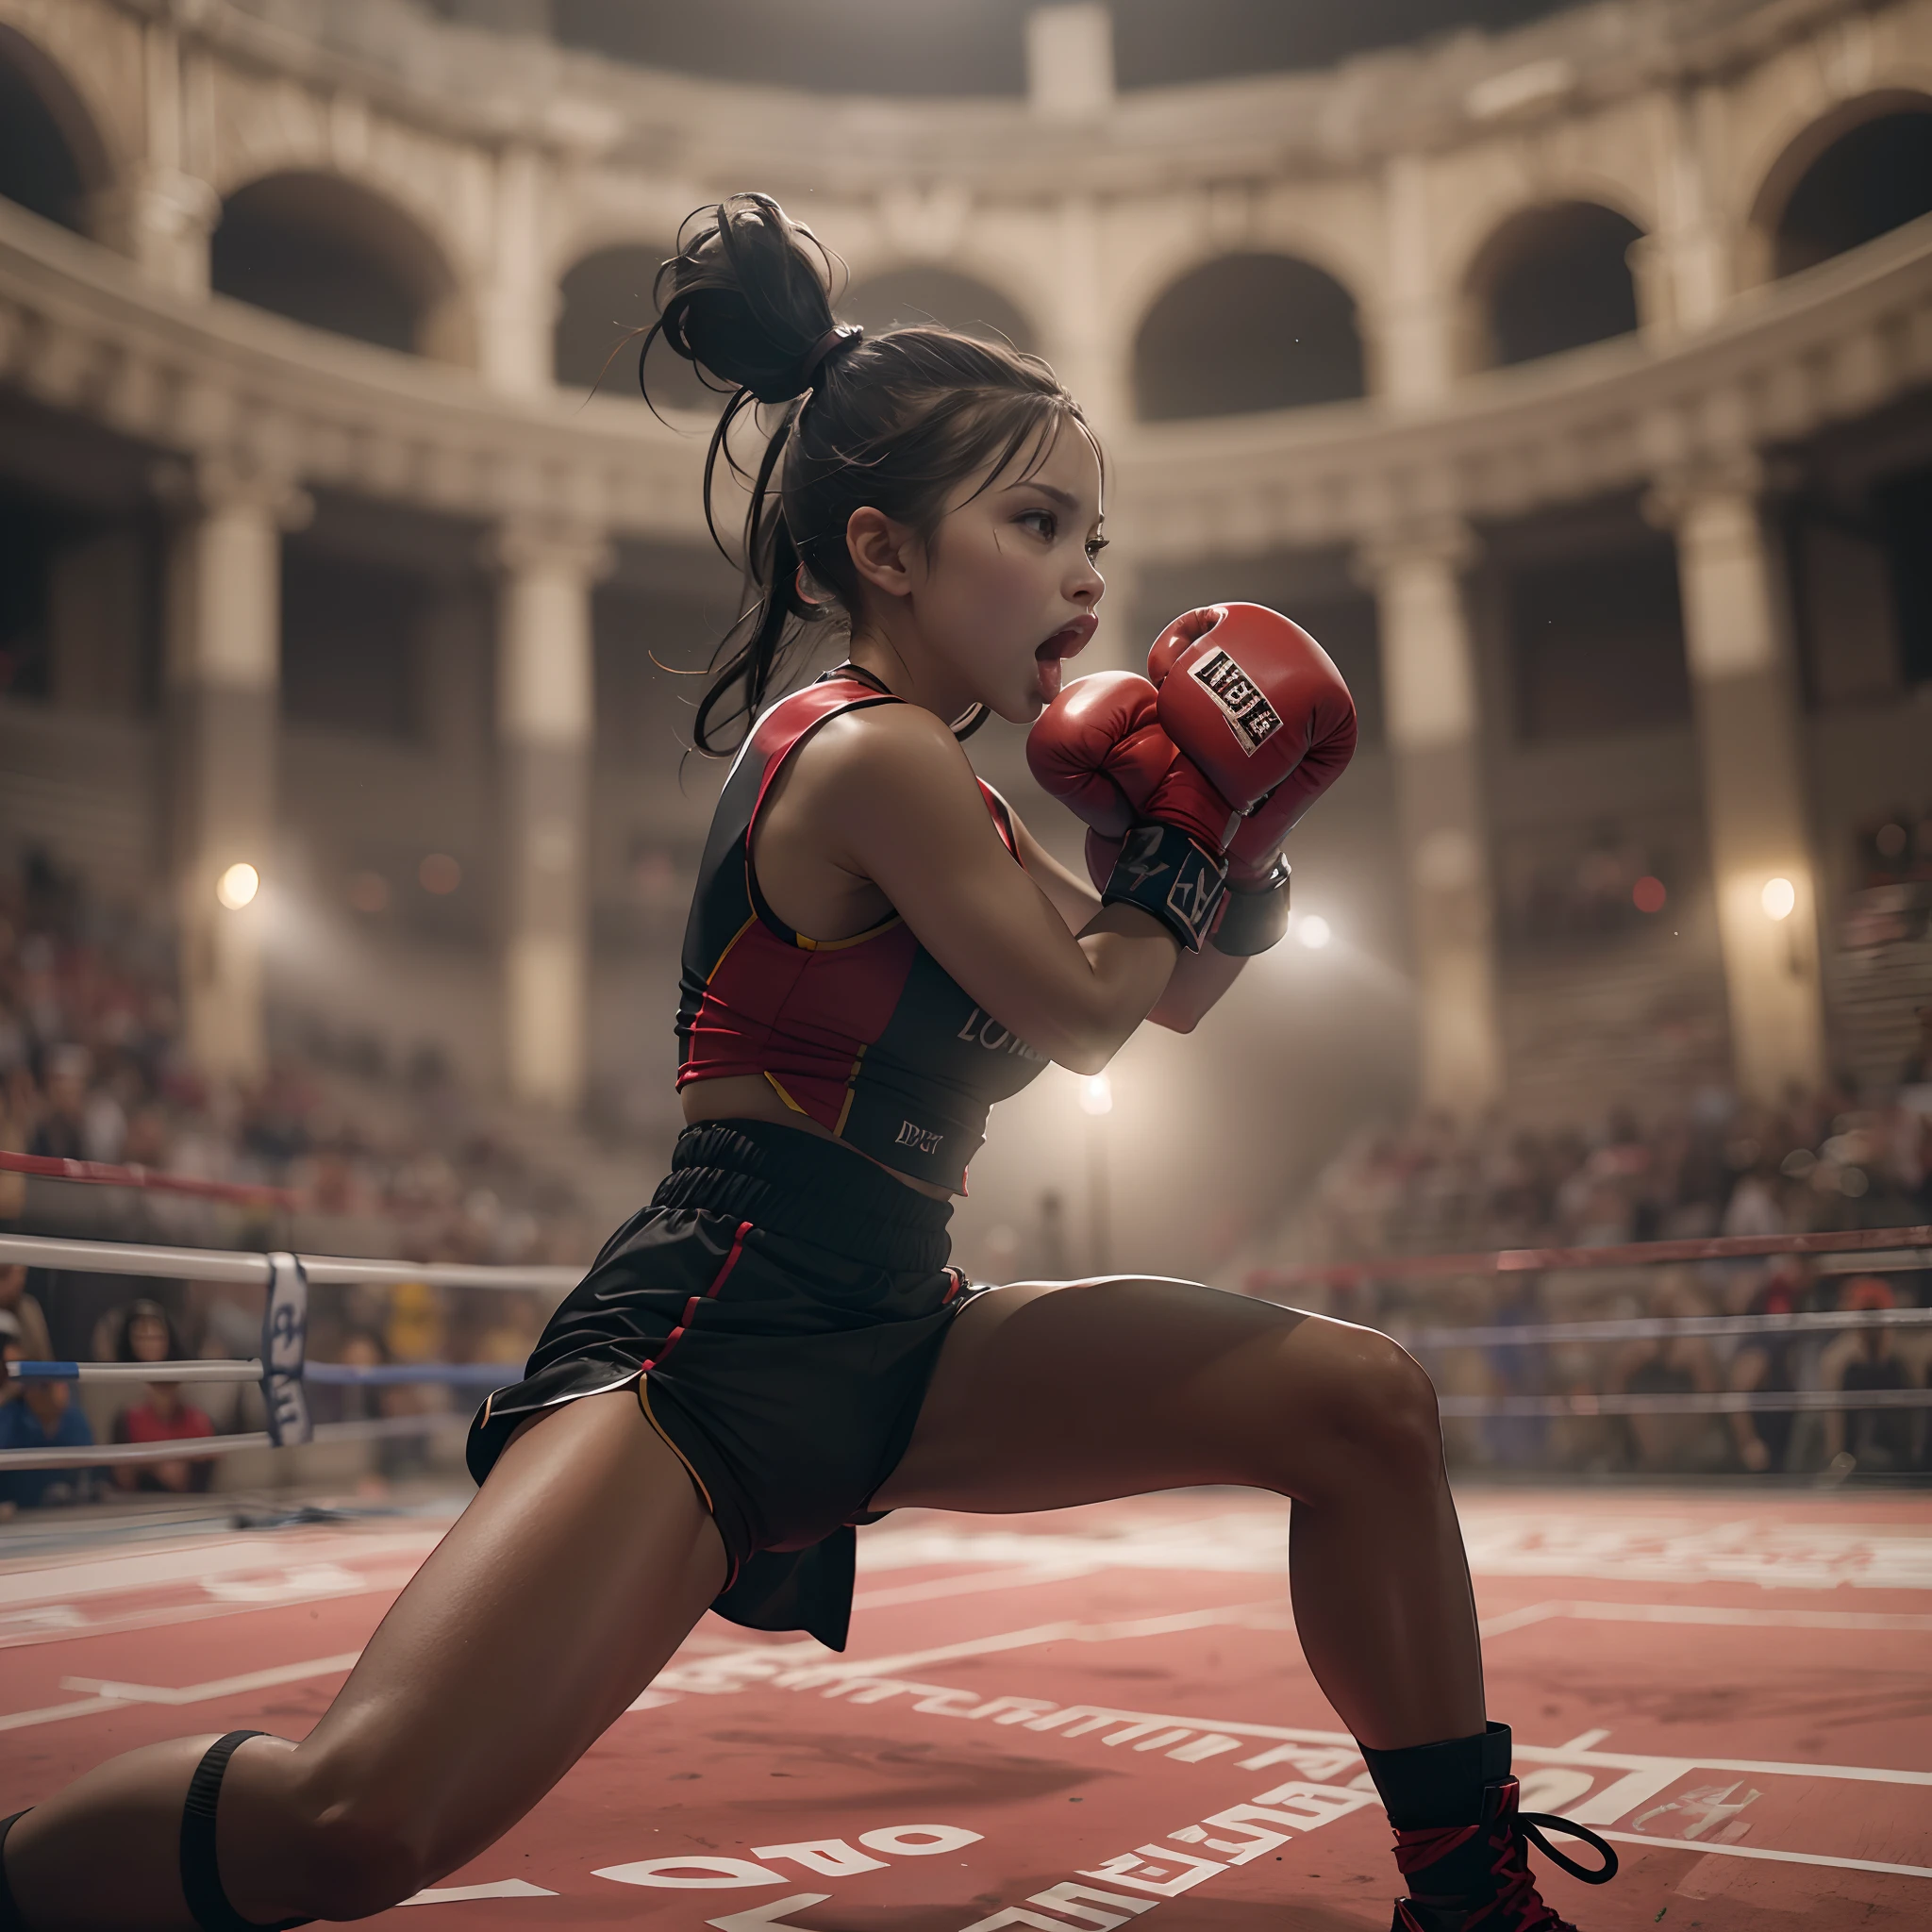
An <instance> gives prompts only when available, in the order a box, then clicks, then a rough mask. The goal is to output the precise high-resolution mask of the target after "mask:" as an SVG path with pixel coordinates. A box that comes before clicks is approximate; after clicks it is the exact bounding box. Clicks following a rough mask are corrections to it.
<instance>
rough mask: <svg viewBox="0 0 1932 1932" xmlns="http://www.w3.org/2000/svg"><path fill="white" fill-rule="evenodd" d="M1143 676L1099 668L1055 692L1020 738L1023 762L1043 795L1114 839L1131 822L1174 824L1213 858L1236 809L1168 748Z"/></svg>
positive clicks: (1154, 696)
mask: <svg viewBox="0 0 1932 1932" xmlns="http://www.w3.org/2000/svg"><path fill="white" fill-rule="evenodd" d="M1026 762H1027V764H1028V765H1029V766H1030V767H1031V768H1032V772H1033V775H1034V777H1036V778H1037V779H1038V780H1039V781H1040V784H1041V789H1042V790H1044V791H1050V792H1052V793H1053V795H1054V796H1055V797H1056V798H1058V799H1060V800H1061V801H1062V802H1063V803H1065V804H1066V805H1067V806H1068V807H1070V808H1072V809H1073V810H1074V812H1075V813H1076V814H1077V815H1078V816H1079V817H1081V818H1083V819H1085V820H1086V821H1087V823H1088V824H1090V825H1091V826H1092V827H1093V829H1094V831H1095V832H1096V833H1098V834H1099V835H1100V836H1101V837H1103V838H1106V839H1110V840H1118V839H1120V838H1122V837H1124V835H1125V833H1126V831H1127V828H1128V827H1129V826H1130V825H1131V824H1133V823H1134V822H1135V821H1136V820H1137V819H1151V820H1153V821H1154V822H1155V823H1156V824H1165V825H1174V826H1177V827H1178V828H1179V829H1180V830H1181V831H1184V832H1186V833H1187V835H1188V836H1189V837H1190V838H1191V839H1192V840H1194V841H1196V842H1197V843H1198V844H1201V845H1203V846H1205V847H1207V848H1208V850H1209V851H1210V852H1213V853H1216V854H1219V853H1220V852H1221V851H1223V850H1224V847H1225V845H1226V842H1227V840H1228V838H1229V837H1230V836H1231V835H1232V833H1233V832H1234V830H1235V829H1236V825H1237V823H1238V821H1237V816H1236V812H1235V808H1234V807H1233V806H1232V805H1230V804H1229V803H1228V801H1227V800H1226V799H1225V798H1224V797H1222V796H1221V794H1220V793H1219V792H1218V791H1216V790H1215V788H1214V787H1213V785H1212V784H1210V783H1209V782H1208V779H1207V778H1206V777H1205V776H1203V774H1201V772H1200V771H1199V770H1198V769H1197V768H1196V767H1195V766H1194V765H1193V764H1192V763H1191V761H1190V760H1189V759H1188V758H1183V757H1182V756H1181V755H1180V753H1179V752H1178V751H1177V750H1176V749H1175V748H1174V741H1172V739H1170V738H1169V736H1168V734H1167V733H1166V732H1165V731H1164V730H1163V729H1162V728H1161V726H1160V723H1159V719H1158V695H1157V693H1156V691H1155V689H1154V687H1153V686H1152V685H1151V684H1149V683H1148V682H1147V680H1146V679H1145V678H1144V677H1137V676H1135V675H1134V674H1133V673H1132V672H1130V671H1102V672H1098V673H1096V674H1095V675H1093V676H1091V677H1082V678H1078V679H1076V680H1075V681H1074V683H1072V684H1070V685H1068V686H1067V688H1066V689H1065V690H1064V691H1061V692H1060V694H1059V696H1058V697H1057V698H1056V699H1055V700H1054V701H1053V703H1052V704H1050V705H1049V706H1048V707H1047V708H1046V709H1045V710H1044V711H1042V712H1041V714H1040V717H1039V719H1038V721H1037V722H1036V723H1035V724H1034V726H1033V729H1032V730H1031V731H1030V732H1028V733H1027V736H1026Z"/></svg>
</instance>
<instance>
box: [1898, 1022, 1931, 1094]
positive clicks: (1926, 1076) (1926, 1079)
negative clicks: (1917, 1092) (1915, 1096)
mask: <svg viewBox="0 0 1932 1932" xmlns="http://www.w3.org/2000/svg"><path fill="white" fill-rule="evenodd" d="M1912 1017H1913V1019H1915V1020H1916V1021H1918V1023H1919V1037H1918V1039H1917V1041H1914V1042H1913V1045H1912V1050H1911V1052H1910V1053H1908V1054H1907V1056H1906V1061H1905V1065H1904V1066H1902V1067H1901V1068H1900V1069H1899V1070H1898V1084H1899V1085H1900V1086H1901V1087H1925V1086H1932V1006H1928V1007H1921V1008H1919V1009H1918V1010H1917V1011H1916V1012H1915V1013H1914V1014H1913V1015H1912Z"/></svg>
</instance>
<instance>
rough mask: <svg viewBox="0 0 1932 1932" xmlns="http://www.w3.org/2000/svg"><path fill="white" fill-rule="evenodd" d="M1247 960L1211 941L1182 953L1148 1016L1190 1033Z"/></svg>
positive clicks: (1173, 1028)
mask: <svg viewBox="0 0 1932 1932" xmlns="http://www.w3.org/2000/svg"><path fill="white" fill-rule="evenodd" d="M1247 963H1248V962H1247V961H1246V960H1245V959H1235V958H1229V957H1228V955H1227V954H1225V953H1223V952H1219V951H1217V950H1216V949H1215V948H1214V947H1213V946H1211V945H1208V946H1203V947H1202V948H1201V950H1200V951H1199V952H1198V953H1183V954H1182V955H1181V956H1180V958H1179V960H1178V962H1177V963H1176V964H1175V966H1174V974H1173V976H1172V977H1171V978H1170V979H1169V980H1168V982H1167V991H1165V992H1163V993H1162V994H1161V995H1160V998H1159V999H1158V1001H1156V1002H1155V1006H1154V1010H1153V1011H1152V1012H1151V1013H1149V1014H1148V1015H1147V1017H1148V1018H1149V1019H1150V1020H1152V1021H1153V1022H1154V1024H1156V1025H1157V1026H1165V1027H1168V1028H1169V1029H1171V1030H1172V1031H1173V1032H1175V1033H1191V1032H1192V1031H1193V1030H1194V1028H1195V1027H1196V1026H1198V1025H1199V1024H1201V1022H1202V1020H1203V1019H1204V1018H1205V1017H1206V1016H1207V1013H1208V1008H1210V1007H1212V1006H1213V1005H1214V1003H1215V1001H1216V1000H1218V999H1219V998H1220V997H1221V996H1222V994H1223V993H1224V992H1225V991H1227V990H1228V988H1229V987H1231V986H1232V985H1233V984H1234V983H1235V981H1236V980H1237V979H1239V978H1240V977H1241V968H1242V967H1243V966H1245V965H1246V964H1247Z"/></svg>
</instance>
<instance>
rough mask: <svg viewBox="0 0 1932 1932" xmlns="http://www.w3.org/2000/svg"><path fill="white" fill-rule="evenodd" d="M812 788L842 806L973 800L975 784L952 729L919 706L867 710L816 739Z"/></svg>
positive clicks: (834, 722) (845, 716)
mask: <svg viewBox="0 0 1932 1932" xmlns="http://www.w3.org/2000/svg"><path fill="white" fill-rule="evenodd" d="M808 752H809V753H810V755H811V766H812V771H811V776H810V783H811V787H812V789H813V790H814V791H818V792H820V793H821V794H822V795H823V796H824V797H825V798H826V799H827V800H832V799H836V800H837V801H838V802H840V803H841V804H843V805H863V806H880V805H885V804H889V803H891V801H893V800H905V801H910V800H914V799H933V798H943V797H945V796H946V795H947V794H948V793H952V794H955V795H973V796H975V797H976V794H977V786H978V781H977V779H976V778H975V777H974V773H973V767H972V765H971V763H970V762H969V761H968V759H967V757H966V754H965V752H964V750H963V749H962V748H961V747H960V744H959V741H958V739H956V738H955V737H954V736H953V734H952V731H951V729H950V728H949V727H948V726H947V725H946V724H944V723H942V722H941V720H940V719H938V718H936V717H935V716H934V715H933V714H932V713H931V712H930V711H928V710H925V709H924V708H922V707H921V706H918V705H868V706H866V707H865V708H863V709H859V710H853V711H846V712H843V713H841V715H840V716H838V717H836V718H833V719H830V720H829V721H828V722H827V723H826V724H824V725H823V726H822V727H821V728H820V729H819V731H818V732H817V733H815V734H814V736H813V740H812V743H811V744H810V746H808Z"/></svg>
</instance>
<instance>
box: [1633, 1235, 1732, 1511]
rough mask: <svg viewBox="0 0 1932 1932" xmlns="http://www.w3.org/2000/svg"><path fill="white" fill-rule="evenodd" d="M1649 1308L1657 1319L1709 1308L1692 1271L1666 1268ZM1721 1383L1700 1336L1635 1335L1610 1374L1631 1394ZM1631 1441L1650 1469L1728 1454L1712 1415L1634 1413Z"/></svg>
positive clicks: (1704, 1389)
mask: <svg viewBox="0 0 1932 1932" xmlns="http://www.w3.org/2000/svg"><path fill="white" fill-rule="evenodd" d="M1650 1313H1651V1316H1652V1317H1653V1319H1655V1320H1657V1321H1666V1322H1673V1321H1683V1320H1686V1319H1689V1318H1691V1317H1694V1316H1697V1315H1707V1314H1709V1313H1710V1309H1709V1308H1708V1307H1706V1305H1705V1303H1704V1299H1703V1297H1702V1296H1701V1295H1699V1294H1698V1292H1697V1291H1696V1288H1695V1286H1694V1284H1693V1283H1692V1281H1691V1277H1690V1275H1689V1274H1686V1273H1685V1272H1684V1271H1683V1270H1681V1269H1670V1270H1668V1271H1666V1272H1665V1273H1664V1274H1662V1275H1661V1276H1660V1277H1659V1279H1658V1280H1657V1283H1656V1284H1655V1285H1654V1287H1653V1288H1652V1290H1651V1295H1650ZM1717 1386H1718V1373H1717V1362H1716V1360H1715V1358H1714V1357H1712V1355H1711V1352H1710V1343H1709V1342H1708V1341H1705V1340H1704V1339H1703V1338H1702V1337H1701V1336H1694V1335H1688V1336H1687V1335H1663V1336H1657V1337H1656V1338H1654V1339H1651V1340H1646V1341H1633V1342H1632V1343H1631V1344H1630V1345H1629V1346H1628V1348H1626V1349H1625V1350H1624V1353H1623V1355H1622V1357H1620V1358H1619V1360H1618V1362H1617V1366H1616V1368H1615V1369H1614V1370H1613V1371H1612V1373H1611V1375H1610V1387H1611V1389H1612V1390H1614V1391H1616V1392H1617V1393H1619V1394H1627V1395H1693V1394H1695V1395H1709V1394H1713V1393H1715V1391H1716V1390H1717ZM1624 1420H1625V1421H1626V1423H1627V1424H1629V1432H1630V1441H1631V1446H1632V1450H1633V1455H1634V1459H1635V1461H1636V1464H1637V1467H1638V1468H1639V1469H1641V1470H1643V1471H1644V1472H1646V1473H1647V1474H1663V1473H1665V1472H1667V1471H1677V1472H1682V1471H1686V1470H1692V1469H1700V1468H1707V1467H1709V1466H1710V1465H1712V1464H1713V1463H1715V1462H1717V1461H1718V1460H1719V1459H1720V1458H1721V1457H1722V1454H1723V1449H1722V1444H1721V1443H1718V1444H1715V1445H1714V1444H1713V1442H1712V1440H1711V1439H1712V1435H1713V1431H1712V1428H1711V1418H1710V1417H1709V1416H1707V1415H1657V1414H1653V1415H1632V1416H1627V1417H1625V1418H1624Z"/></svg>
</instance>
